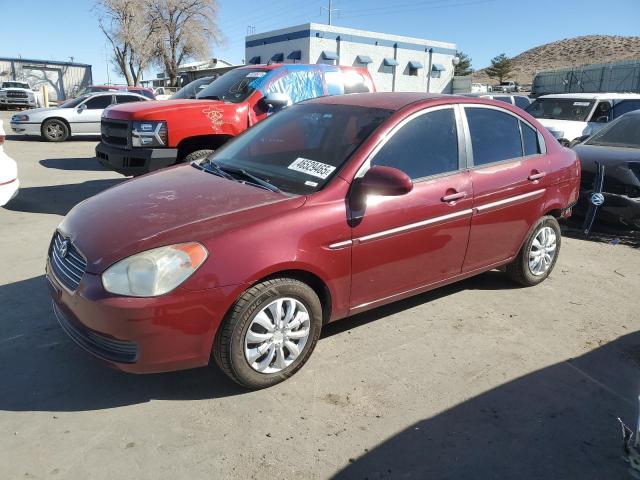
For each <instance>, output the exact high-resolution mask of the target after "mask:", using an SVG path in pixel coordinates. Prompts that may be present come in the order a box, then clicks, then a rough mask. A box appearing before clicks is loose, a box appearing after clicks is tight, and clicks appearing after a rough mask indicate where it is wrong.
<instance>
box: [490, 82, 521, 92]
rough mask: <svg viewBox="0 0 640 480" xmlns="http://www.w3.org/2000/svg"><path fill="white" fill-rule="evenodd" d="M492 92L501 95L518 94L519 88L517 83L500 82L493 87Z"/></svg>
mask: <svg viewBox="0 0 640 480" xmlns="http://www.w3.org/2000/svg"><path fill="white" fill-rule="evenodd" d="M493 91H494V92H503V93H511V92H519V91H520V86H519V85H518V82H500V83H499V84H498V85H496V86H495V87H493Z"/></svg>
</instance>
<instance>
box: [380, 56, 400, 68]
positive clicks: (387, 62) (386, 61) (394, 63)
mask: <svg viewBox="0 0 640 480" xmlns="http://www.w3.org/2000/svg"><path fill="white" fill-rule="evenodd" d="M382 63H383V64H384V65H385V66H387V67H395V66H397V65H398V61H397V60H396V59H395V58H391V57H387V58H385V59H384V60H383V61H382Z"/></svg>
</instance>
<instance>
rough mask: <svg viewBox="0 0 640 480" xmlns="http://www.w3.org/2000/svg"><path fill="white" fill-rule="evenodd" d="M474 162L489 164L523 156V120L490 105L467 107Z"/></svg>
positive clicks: (475, 163)
mask: <svg viewBox="0 0 640 480" xmlns="http://www.w3.org/2000/svg"><path fill="white" fill-rule="evenodd" d="M465 113H466V114H467V122H468V124H469V133H470V135H471V145H472V150H473V164H474V165H486V164H488V163H493V162H500V161H502V160H508V159H511V158H517V157H521V156H522V142H521V140H520V128H519V125H518V122H519V120H518V119H517V118H516V117H514V116H513V115H509V114H508V113H505V112H501V111H499V110H494V109H489V108H469V107H465Z"/></svg>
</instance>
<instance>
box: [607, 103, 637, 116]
mask: <svg viewBox="0 0 640 480" xmlns="http://www.w3.org/2000/svg"><path fill="white" fill-rule="evenodd" d="M633 110H640V100H623V101H622V102H619V103H617V104H615V105H614V106H613V118H618V117H620V116H622V115H624V114H625V113H627V112H631V111H633Z"/></svg>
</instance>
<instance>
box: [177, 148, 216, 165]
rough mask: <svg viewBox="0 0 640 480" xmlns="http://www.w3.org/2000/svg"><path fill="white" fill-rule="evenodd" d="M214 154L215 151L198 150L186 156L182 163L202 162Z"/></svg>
mask: <svg viewBox="0 0 640 480" xmlns="http://www.w3.org/2000/svg"><path fill="white" fill-rule="evenodd" d="M212 153H213V150H196V151H195V152H191V153H190V154H189V155H187V156H185V157H184V158H183V159H182V161H183V162H184V163H191V162H195V161H196V160H202V159H203V158H206V157H208V156H209V155H211V154H212Z"/></svg>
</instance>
